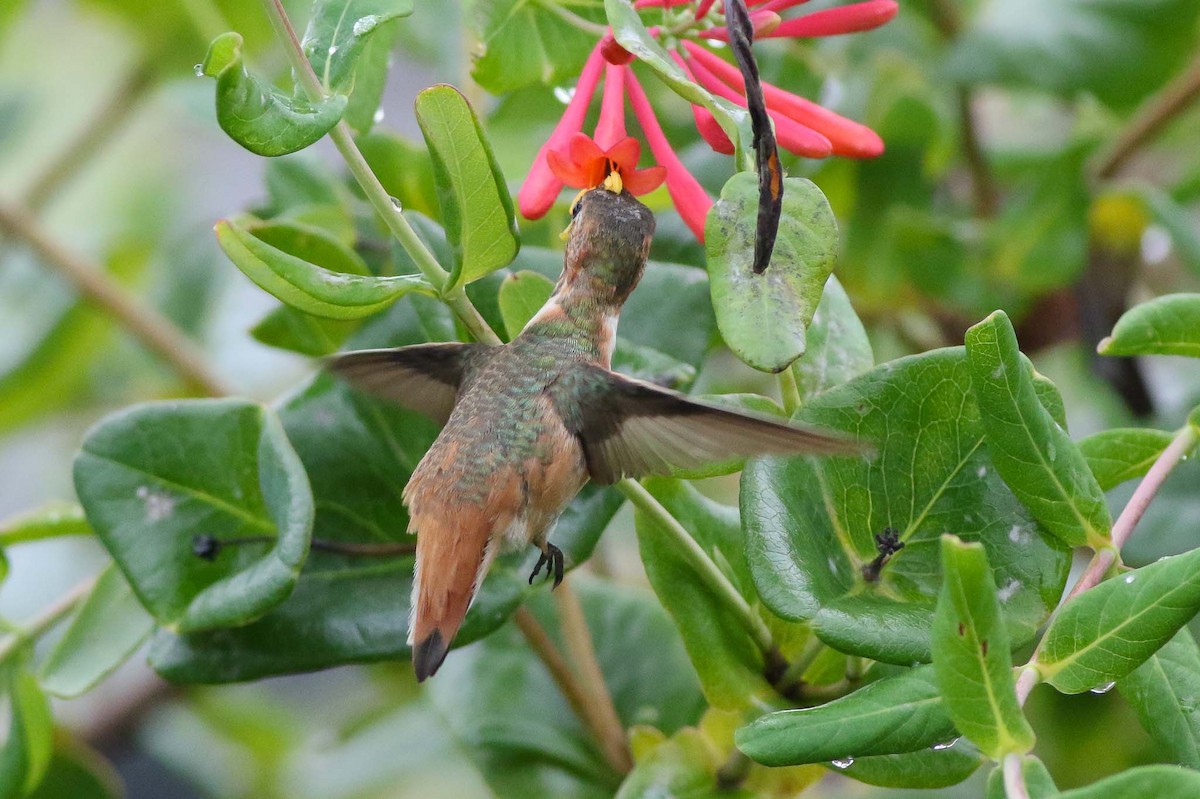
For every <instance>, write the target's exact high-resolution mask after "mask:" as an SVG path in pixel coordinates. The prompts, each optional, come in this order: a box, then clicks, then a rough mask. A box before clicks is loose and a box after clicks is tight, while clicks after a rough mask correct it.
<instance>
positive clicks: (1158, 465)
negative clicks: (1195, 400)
mask: <svg viewBox="0 0 1200 799" xmlns="http://www.w3.org/2000/svg"><path fill="white" fill-rule="evenodd" d="M1198 442H1200V435H1198V434H1197V432H1196V429H1195V428H1193V427H1192V426H1191V425H1190V424H1187V425H1184V426H1183V427H1182V428H1181V429H1180V430H1178V431H1177V432H1176V433H1175V437H1174V438H1173V439H1171V443H1170V444H1168V445H1167V448H1166V449H1164V450H1163V451H1162V454H1161V455H1159V456H1158V458H1157V459H1156V460H1155V461H1154V465H1153V466H1151V467H1150V470H1149V471H1148V472H1146V476H1145V477H1143V478H1142V482H1141V483H1139V484H1138V487H1137V488H1136V489H1135V490H1134V492H1133V496H1132V497H1130V498H1129V502H1128V503H1126V505H1125V508H1124V510H1122V511H1121V515H1120V516H1118V517H1117V521H1116V523H1115V524H1114V525H1113V527H1112V546H1107V547H1104V548H1102V549H1098V550H1096V553H1095V554H1094V555H1092V559H1091V561H1090V562H1089V563H1088V565H1087V568H1085V569H1084V570H1083V574H1081V575H1080V576H1079V579H1078V580H1077V581H1076V582H1075V585H1074V586H1072V588H1071V591H1070V592H1069V593H1068V594H1067V597H1066V599H1064V600H1063V603H1062V604H1061V605H1059V607H1058V610H1055V611H1054V614H1053V615H1052V616H1051V618H1050V623H1051V624H1053V622H1054V616H1057V615H1058V613H1059V611H1060V610H1061V609H1062V607H1063V605H1065V604H1066V603H1067V602H1070V601H1071V599H1073V598H1074V597H1076V596H1078V595H1079V594H1081V593H1083V592H1084V591H1086V590H1088V589H1089V588H1093V587H1094V586H1096V585H1097V584H1098V583H1099V582H1100V581H1101V580H1103V579H1104V575H1106V574H1108V572H1109V569H1111V568H1112V567H1113V565H1114V564H1115V563H1116V562H1117V560H1118V559H1119V558H1120V554H1121V547H1123V546H1124V545H1125V542H1127V541H1128V540H1129V536H1130V535H1131V534H1132V533H1133V528H1134V527H1136V526H1137V523H1138V522H1139V521H1141V518H1142V516H1143V515H1145V513H1146V508H1148V507H1149V506H1150V502H1151V501H1152V500H1153V499H1154V497H1155V495H1156V494H1157V493H1158V490H1159V488H1161V487H1162V484H1163V483H1164V482H1165V481H1166V479H1167V476H1168V475H1169V474H1170V473H1171V471H1172V470H1173V469H1174V468H1175V466H1176V465H1177V464H1178V463H1179V462H1180V461H1181V460H1183V457H1184V456H1185V455H1187V454H1188V452H1190V451H1191V450H1192V449H1193V448H1194V447H1195V446H1196V444H1197V443H1198ZM1042 640H1043V641H1044V640H1045V639H1044V638H1043V639H1042ZM1040 649H1041V646H1040V645H1039V646H1038V650H1040ZM1037 656H1038V651H1037V650H1035V651H1034V653H1033V656H1032V657H1031V658H1030V659H1029V662H1028V663H1026V664H1025V667H1024V668H1023V669H1022V670H1021V674H1020V676H1019V677H1018V678H1017V702H1018V703H1020V704H1022V705H1023V704H1025V700H1026V699H1028V698H1029V694H1030V692H1031V691H1032V690H1033V687H1034V686H1035V685H1036V684H1037V682H1038V681H1039V680H1040V679H1041V677H1040V675H1039V674H1038V670H1037V667H1036V665H1035V663H1036V662H1037Z"/></svg>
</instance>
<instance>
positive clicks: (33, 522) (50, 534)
mask: <svg viewBox="0 0 1200 799" xmlns="http://www.w3.org/2000/svg"><path fill="white" fill-rule="evenodd" d="M91 534H92V527H91V525H89V524H88V523H87V519H86V518H85V517H84V515H83V508H81V507H79V505H78V504H76V503H74V502H51V503H49V504H46V505H43V506H41V507H40V508H34V509H33V510H31V511H27V512H26V513H21V514H18V515H17V516H12V517H10V518H8V519H5V520H4V521H3V522H0V548H3V547H9V546H12V545H13V544H24V543H28V542H29V541H41V540H43V539H46V538H58V537H59V536H64V535H91Z"/></svg>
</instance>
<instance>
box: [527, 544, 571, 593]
mask: <svg viewBox="0 0 1200 799" xmlns="http://www.w3.org/2000/svg"><path fill="white" fill-rule="evenodd" d="M542 566H545V567H546V579H547V580H548V579H550V576H551V575H553V576H554V586H553V588H551V589H550V590H554V588H558V586H559V584H560V583H561V582H562V581H563V553H562V550H561V549H559V548H558V547H556V546H554V544H551V543H547V544H546V548H545V549H543V550H542V556H541V557H540V558H538V562H537V564H536V565H534V567H533V573H532V574H530V575H529V584H530V585H533V578H535V577H537V576H538V574H539V573H540V572H541V571H542Z"/></svg>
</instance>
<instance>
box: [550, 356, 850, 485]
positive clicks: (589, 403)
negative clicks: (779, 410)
mask: <svg viewBox="0 0 1200 799" xmlns="http://www.w3.org/2000/svg"><path fill="white" fill-rule="evenodd" d="M572 371H573V372H574V374H571V375H570V376H569V377H566V379H564V380H563V381H562V382H563V383H565V384H566V385H564V387H563V388H564V392H563V394H561V395H560V397H561V399H560V400H559V401H558V402H557V403H556V407H558V410H559V412H560V413H561V415H562V417H563V419H564V421H565V422H566V425H567V428H568V429H569V430H571V432H572V433H574V434H575V435H576V436H578V437H579V439H580V441H582V442H583V449H584V456H585V458H586V460H587V467H588V472H589V473H590V475H591V477H592V479H593V480H595V481H596V482H597V483H604V484H608V483H615V482H617V481H618V480H620V479H621V478H623V477H641V476H643V475H648V474H661V475H669V474H672V473H674V472H676V471H678V470H683V469H696V468H699V467H701V466H703V465H705V464H708V463H716V462H720V461H726V460H731V459H734V458H748V457H752V456H755V455H788V454H819V455H851V454H862V453H863V452H864V451H865V450H866V449H868V448H867V447H864V446H863V445H862V444H860V443H858V442H856V441H853V440H852V439H850V438H847V437H846V436H844V435H841V434H838V433H833V432H826V431H824V430H820V429H817V428H812V427H802V426H800V425H795V424H788V423H785V422H783V421H781V420H777V419H771V418H769V417H766V416H755V415H751V414H746V413H742V412H740V411H735V410H732V409H730V408H724V407H721V406H719V405H712V404H709V403H706V402H698V401H697V400H694V399H692V398H690V397H687V396H684V395H683V394H679V393H677V392H674V391H669V390H667V389H664V388H659V387H658V386H655V385H652V384H650V383H646V382H643V381H641V380H634V379H632V378H628V377H625V376H624V375H620V374H617V373H616V372H610V371H609V370H607V369H604V368H602V367H599V366H594V365H590V364H589V365H584V366H580V367H578V368H577V369H575V370H572Z"/></svg>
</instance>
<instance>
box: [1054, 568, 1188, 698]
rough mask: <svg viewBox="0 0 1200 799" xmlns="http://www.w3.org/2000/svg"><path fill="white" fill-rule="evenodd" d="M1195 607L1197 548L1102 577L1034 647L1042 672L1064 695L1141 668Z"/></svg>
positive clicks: (1065, 607)
mask: <svg viewBox="0 0 1200 799" xmlns="http://www.w3.org/2000/svg"><path fill="white" fill-rule="evenodd" d="M1198 610H1200V550H1192V551H1191V552H1188V553H1187V554H1184V555H1176V556H1175V557H1172V558H1165V559H1163V560H1160V561H1158V562H1156V563H1151V564H1150V565H1149V566H1143V567H1142V568H1140V569H1136V570H1134V571H1129V572H1126V573H1124V574H1122V575H1119V576H1117V577H1114V578H1112V579H1111V580H1106V581H1105V582H1103V583H1101V584H1100V585H1098V586H1096V587H1095V588H1091V589H1089V590H1087V591H1085V592H1083V593H1082V594H1079V595H1078V596H1076V597H1075V598H1074V599H1071V600H1070V601H1069V602H1067V603H1066V604H1064V605H1063V606H1062V608H1061V609H1060V610H1059V611H1058V613H1056V614H1055V616H1054V621H1053V622H1051V624H1050V628H1049V629H1048V630H1046V634H1045V636H1044V637H1043V639H1042V643H1041V645H1040V646H1039V647H1038V653H1037V662H1036V664H1035V665H1036V666H1037V668H1038V671H1039V672H1041V674H1042V678H1043V679H1045V680H1046V681H1047V682H1049V683H1050V684H1051V685H1053V686H1054V687H1055V688H1057V689H1058V690H1060V691H1062V692H1063V693H1067V694H1078V693H1082V692H1083V691H1087V690H1090V689H1092V688H1098V687H1103V686H1107V685H1108V684H1109V683H1111V682H1112V681H1113V680H1119V679H1121V678H1122V677H1124V676H1125V675H1126V674H1129V673H1130V672H1131V671H1133V670H1134V669H1136V668H1137V667H1138V666H1140V665H1141V664H1142V663H1143V662H1145V661H1146V659H1147V658H1149V657H1150V656H1151V655H1153V654H1154V653H1155V652H1156V651H1158V648H1159V647H1161V646H1162V645H1163V644H1165V643H1166V642H1167V641H1169V640H1171V638H1172V637H1173V636H1174V635H1175V633H1176V632H1178V631H1179V628H1180V627H1182V626H1183V625H1184V624H1187V622H1188V621H1189V620H1190V619H1191V618H1192V616H1194V615H1196V612H1197V611H1198Z"/></svg>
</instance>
